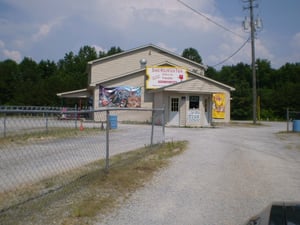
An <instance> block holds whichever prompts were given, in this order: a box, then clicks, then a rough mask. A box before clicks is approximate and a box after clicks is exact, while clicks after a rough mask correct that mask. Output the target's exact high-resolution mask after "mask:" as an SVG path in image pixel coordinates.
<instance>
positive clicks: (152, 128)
mask: <svg viewBox="0 0 300 225" xmlns="http://www.w3.org/2000/svg"><path fill="white" fill-rule="evenodd" d="M153 133H154V109H152V125H151V140H150V146H152V145H153Z"/></svg>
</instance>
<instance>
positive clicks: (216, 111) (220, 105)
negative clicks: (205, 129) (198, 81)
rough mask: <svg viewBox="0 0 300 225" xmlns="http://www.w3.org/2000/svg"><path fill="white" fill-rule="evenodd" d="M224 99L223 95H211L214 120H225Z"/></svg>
mask: <svg viewBox="0 0 300 225" xmlns="http://www.w3.org/2000/svg"><path fill="white" fill-rule="evenodd" d="M225 106H226V97H225V94H224V93H215V94H213V110H212V117H213V118H214V119H225Z"/></svg>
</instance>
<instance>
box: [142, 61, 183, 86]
mask: <svg viewBox="0 0 300 225" xmlns="http://www.w3.org/2000/svg"><path fill="white" fill-rule="evenodd" d="M146 75H147V80H146V88H147V89H156V88H160V87H164V86H167V85H171V84H175V83H178V82H181V81H185V80H187V79H188V74H187V72H186V69H184V68H181V67H170V66H169V67H168V66H152V67H147V69H146Z"/></svg>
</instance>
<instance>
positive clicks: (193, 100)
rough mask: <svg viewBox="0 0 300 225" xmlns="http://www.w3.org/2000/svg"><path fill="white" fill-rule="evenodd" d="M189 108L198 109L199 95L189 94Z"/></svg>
mask: <svg viewBox="0 0 300 225" xmlns="http://www.w3.org/2000/svg"><path fill="white" fill-rule="evenodd" d="M189 108H190V109H199V96H190V107H189Z"/></svg>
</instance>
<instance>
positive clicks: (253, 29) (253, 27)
mask: <svg viewBox="0 0 300 225" xmlns="http://www.w3.org/2000/svg"><path fill="white" fill-rule="evenodd" d="M254 1H256V0H244V1H243V2H245V3H248V5H247V7H244V9H249V11H250V22H249V21H247V19H245V21H244V22H243V25H244V29H245V30H248V29H249V25H250V33H251V61H252V63H251V67H252V97H253V124H256V120H257V112H256V110H257V91H256V65H255V33H256V30H257V29H260V28H261V21H260V20H259V19H257V20H254V16H253V8H256V7H258V5H253V2H254ZM249 23H250V24H249Z"/></svg>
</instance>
